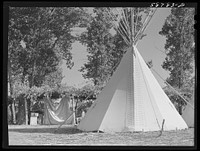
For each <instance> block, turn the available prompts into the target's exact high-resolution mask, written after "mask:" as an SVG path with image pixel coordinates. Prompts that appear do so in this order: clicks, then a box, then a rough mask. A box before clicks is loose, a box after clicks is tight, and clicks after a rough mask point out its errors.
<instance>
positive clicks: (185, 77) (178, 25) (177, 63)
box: [159, 8, 195, 105]
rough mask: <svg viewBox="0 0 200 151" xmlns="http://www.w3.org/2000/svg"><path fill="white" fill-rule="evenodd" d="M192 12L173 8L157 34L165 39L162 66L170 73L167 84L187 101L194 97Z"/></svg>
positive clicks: (177, 99)
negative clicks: (164, 55)
mask: <svg viewBox="0 0 200 151" xmlns="http://www.w3.org/2000/svg"><path fill="white" fill-rule="evenodd" d="M194 11H195V10H194V9H193V8H173V9H172V10H171V14H170V15H169V16H168V17H167V19H166V21H165V24H164V25H163V28H162V30H161V31H160V32H159V34H161V35H163V36H166V38H167V40H166V44H165V49H166V54H167V56H166V58H165V61H164V62H163V64H162V67H163V68H164V69H166V70H168V71H170V77H169V78H168V79H167V82H168V83H169V84H170V85H172V86H173V87H175V88H176V90H178V91H179V92H180V93H181V94H183V96H185V97H186V98H188V99H189V100H190V99H191V98H192V95H194V94H193V93H194ZM169 93H170V91H169ZM169 93H168V94H169ZM169 96H170V97H171V98H172V100H173V101H175V102H179V103H181V102H182V101H181V99H180V98H179V97H178V96H177V95H175V94H173V93H171V94H169ZM181 104H182V103H181ZM182 105H183V104H182Z"/></svg>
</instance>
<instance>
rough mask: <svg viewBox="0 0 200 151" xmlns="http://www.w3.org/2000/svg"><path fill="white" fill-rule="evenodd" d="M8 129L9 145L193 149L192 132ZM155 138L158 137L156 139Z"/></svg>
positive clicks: (70, 128)
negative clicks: (98, 131)
mask: <svg viewBox="0 0 200 151" xmlns="http://www.w3.org/2000/svg"><path fill="white" fill-rule="evenodd" d="M57 127H58V126H57V125H53V126H52V125H51V126H45V125H36V126H31V125H28V126H25V125H20V126H16V125H15V126H14V125H12V126H11V125H10V126H8V133H9V135H8V137H9V145H40V146H41V145H83V146H84V145H101V146H102V145H131V146H193V145H194V129H193V128H191V129H187V130H178V131H168V132H165V131H164V132H163V133H162V135H161V136H159V134H160V133H159V132H139V133H138V132H137V133H136V132H134V133H131V132H126V133H112V134H109V133H93V132H82V131H79V130H78V129H76V128H73V127H71V126H62V127H61V128H60V129H59V130H58V131H56V132H55V130H56V128H57ZM158 136H159V137H158Z"/></svg>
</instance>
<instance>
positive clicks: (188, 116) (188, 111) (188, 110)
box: [182, 102, 194, 127]
mask: <svg viewBox="0 0 200 151" xmlns="http://www.w3.org/2000/svg"><path fill="white" fill-rule="evenodd" d="M190 104H191V105H193V106H194V102H191V103H190ZM191 105H189V104H188V105H187V106H186V107H185V109H184V110H183V114H182V117H183V119H184V120H185V122H186V123H187V125H188V127H194V108H192V107H191Z"/></svg>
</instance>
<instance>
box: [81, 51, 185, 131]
mask: <svg viewBox="0 0 200 151" xmlns="http://www.w3.org/2000/svg"><path fill="white" fill-rule="evenodd" d="M134 54H135V55H133V51H132V50H131V49H128V50H127V52H126V54H125V55H124V57H123V58H122V60H121V62H120V64H119V66H118V68H117V70H116V71H115V73H114V74H113V76H112V77H111V79H110V80H109V82H108V84H107V85H106V87H105V88H104V89H103V90H102V92H101V93H100V94H99V96H98V98H97V100H96V101H95V103H94V104H93V105H92V106H91V107H90V109H89V110H88V112H87V113H86V115H85V117H84V118H83V119H82V121H81V122H80V124H79V125H78V129H80V130H83V131H98V130H99V131H104V132H122V131H157V130H160V129H161V127H162V122H163V120H165V123H164V126H163V129H164V130H176V129H185V128H188V127H187V125H186V123H185V121H184V120H183V119H182V117H181V116H180V115H179V113H178V112H177V111H176V109H175V107H174V106H173V104H172V103H171V101H170V100H169V98H168V97H167V95H166V94H165V93H164V91H163V90H162V88H161V87H160V85H159V84H158V82H157V81H156V79H155V78H154V76H153V74H152V73H151V71H150V69H149V68H148V67H147V65H146V63H145V62H144V60H143V59H142V57H141V55H140V54H139V52H138V50H137V49H136V48H134Z"/></svg>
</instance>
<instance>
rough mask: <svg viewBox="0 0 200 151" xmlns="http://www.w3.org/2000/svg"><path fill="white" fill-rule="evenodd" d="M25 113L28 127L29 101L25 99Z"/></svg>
mask: <svg viewBox="0 0 200 151" xmlns="http://www.w3.org/2000/svg"><path fill="white" fill-rule="evenodd" d="M24 111H25V121H26V125H28V107H27V99H26V98H25V99H24Z"/></svg>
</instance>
